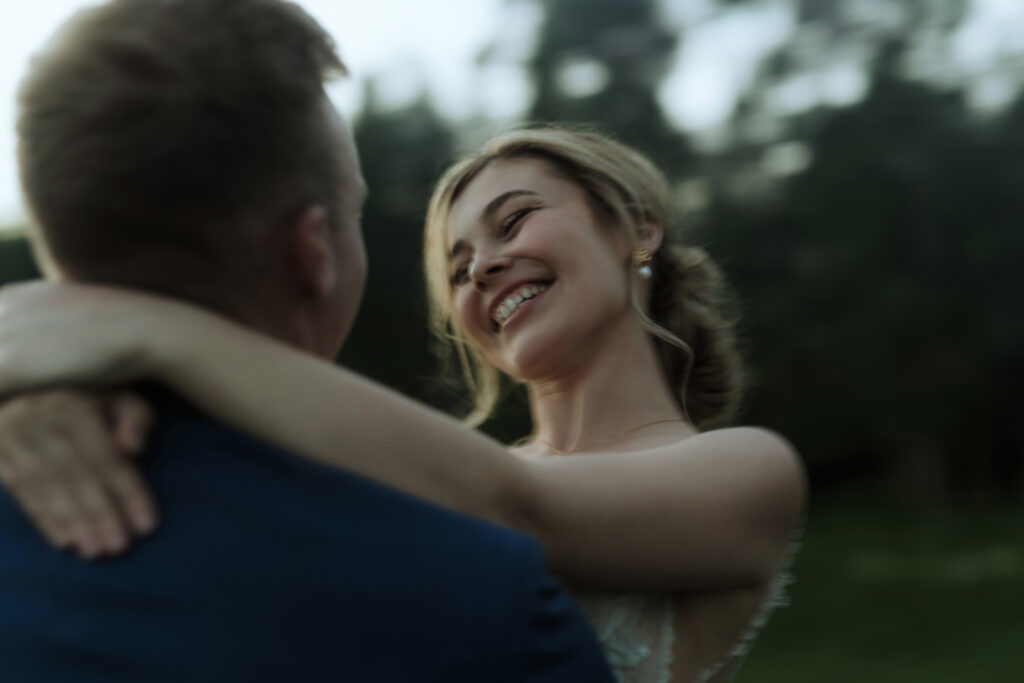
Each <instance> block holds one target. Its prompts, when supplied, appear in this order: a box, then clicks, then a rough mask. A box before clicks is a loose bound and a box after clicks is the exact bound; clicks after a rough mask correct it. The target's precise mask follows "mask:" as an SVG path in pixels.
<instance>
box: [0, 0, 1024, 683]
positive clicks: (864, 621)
mask: <svg viewBox="0 0 1024 683" xmlns="http://www.w3.org/2000/svg"><path fill="white" fill-rule="evenodd" d="M36 4H37V5H39V6H41V8H40V9H32V8H26V9H22V8H19V9H17V10H11V9H5V11H4V12H5V15H8V16H10V17H11V19H12V20H10V21H5V22H4V28H2V29H0V31H2V34H0V46H3V45H6V47H0V55H3V57H4V58H3V59H0V64H3V66H2V67H0V88H3V90H2V91H0V97H2V98H3V100H2V101H0V124H2V126H3V129H2V132H0V155H2V157H0V223H2V224H3V225H4V226H6V227H5V229H4V230H3V237H2V238H0V281H4V282H8V281H13V280H18V279H24V278H28V277H32V276H34V274H35V270H34V267H33V265H32V263H31V260H30V257H29V254H28V250H27V248H26V245H25V243H24V241H23V239H22V238H21V237H20V235H19V232H20V230H21V228H22V227H23V225H24V220H25V219H24V214H23V212H22V211H21V209H20V203H19V200H18V189H17V181H16V175H15V172H14V162H13V154H14V142H13V131H12V127H13V98H14V90H15V87H16V83H17V80H18V79H19V78H20V77H21V75H22V74H23V72H24V69H25V66H26V60H27V58H28V55H29V53H30V52H31V51H32V50H34V49H37V48H38V47H39V46H40V45H41V44H42V42H43V40H44V38H45V37H46V36H47V35H48V34H49V33H50V32H52V30H53V29H54V28H55V27H56V25H57V24H58V23H59V22H60V21H62V20H63V19H64V18H66V17H67V16H68V14H69V13H70V12H71V11H72V10H73V9H74V8H75V7H77V6H80V4H81V3H79V2H75V1H74V0H67V1H64V2H60V1H57V0H53V1H50V2H46V3H36ZM299 4H301V5H303V6H305V7H307V9H309V11H310V12H311V13H312V14H313V15H314V16H316V17H317V18H318V19H320V20H321V21H322V22H323V23H324V25H325V26H326V27H327V28H328V30H330V31H331V32H332V33H333V34H334V35H335V36H336V38H337V39H338V43H339V45H340V48H341V52H342V55H343V57H344V58H345V59H346V61H347V62H348V64H349V66H350V68H351V70H352V71H353V78H352V79H350V80H349V81H347V82H344V83H341V84H338V85H337V86H335V87H332V92H331V94H332V97H333V98H334V99H335V100H336V102H337V103H338V105H339V107H340V108H341V109H342V110H343V111H344V112H345V113H346V114H347V115H348V117H349V118H350V120H351V121H352V122H353V124H354V128H355V133H356V139H357V143H358V146H359V149H360V152H361V155H362V163H363V168H364V172H365V175H366V178H367V181H368V183H369V186H370V187H371V188H372V192H371V195H370V200H369V203H368V206H367V207H366V210H365V214H364V230H365V234H366V241H367V246H368V250H369V254H370V263H371V268H370V280H369V284H368V291H367V297H366V300H365V303H364V306H363V309H362V313H361V314H360V318H359V321H358V324H357V328H356V330H355V332H354V334H353V336H352V338H351V340H350V341H349V343H348V345H347V346H346V348H345V351H344V353H343V357H342V362H344V363H345V364H347V365H349V366H351V367H354V368H356V369H358V370H360V371H361V372H364V373H366V374H368V375H370V376H372V377H375V378H377V379H379V380H381V381H383V382H385V383H387V384H389V385H391V386H393V387H396V388H397V389H399V390H401V391H403V392H405V393H407V394H410V395H412V396H415V397H418V398H420V399H422V400H425V401H428V402H430V403H432V404H434V405H436V406H439V407H442V408H445V409H452V410H456V409H458V406H459V402H460V397H459V395H458V393H457V392H456V391H453V390H451V389H450V388H446V387H445V386H444V384H443V383H441V382H439V381H438V375H439V369H438V365H437V363H436V361H435V360H434V358H433V356H432V354H431V342H430V340H429V338H428V336H427V333H426V325H425V320H424V318H425V303H424V297H423V286H422V272H421V268H420V264H419V252H420V246H421V239H420V230H421V218H422V214H423V209H424V206H425V203H426V199H427V196H428V194H429V191H430V188H431V184H432V182H433V181H434V180H435V179H436V177H437V176H438V175H439V173H440V172H441V170H442V169H443V168H444V167H445V166H446V165H447V164H448V163H449V162H450V161H451V160H453V159H454V158H455V156H457V155H458V154H459V152H460V151H462V150H466V149H470V148H472V147H474V146H475V145H476V144H478V143H480V142H482V141H483V140H484V139H486V138H487V137H489V136H490V135H492V134H494V133H497V132H499V131H501V130H503V129H505V128H508V127H510V126H512V125H515V124H516V123H520V122H523V121H560V122H580V123H590V124H593V125H595V126H596V127H598V128H599V129H600V130H603V131H604V132H607V133H610V134H612V135H614V136H616V137H618V138H619V139H621V140H623V141H624V142H627V143H629V144H631V145H634V146H636V147H638V148H639V149H641V150H643V151H645V152H646V153H648V154H649V155H650V156H651V157H652V158H653V159H654V160H655V161H656V162H657V163H658V164H659V165H660V166H661V168H662V169H663V170H664V171H665V172H666V173H667V174H668V175H669V176H670V178H671V179H672V181H673V186H674V188H675V194H676V200H677V203H678V207H679V210H680V216H681V227H682V229H683V230H684V231H685V234H686V235H687V239H688V240H689V241H691V242H692V243H696V244H699V245H701V246H704V247H705V248H707V249H708V250H709V251H710V252H711V253H712V254H713V255H714V256H715V257H716V258H717V259H718V261H719V262H720V263H721V264H722V266H723V267H724V269H725V270H726V272H727V273H728V275H729V276H730V277H731V280H732V282H733V284H734V286H735V288H736V289H737V290H738V292H739V294H740V296H741V298H742V300H743V304H744V311H745V315H744V323H743V337H744V348H745V351H746V354H747V357H748V358H749V362H750V365H751V368H752V370H753V386H752V388H751V393H750V398H749V400H748V402H747V406H746V409H745V412H744V414H743V417H742V421H743V422H745V423H753V424H761V425H766V426H768V427H771V428H773V429H776V430H778V431H780V432H781V433H783V434H785V435H786V436H787V437H789V438H790V439H791V440H792V441H793V442H794V443H795V444H796V446H797V447H798V449H799V450H800V452H801V453H802V454H803V456H804V458H805V460H806V463H807V467H808V470H809V473H810V478H811V484H812V499H811V503H810V512H809V521H808V525H807V529H806V533H805V537H804V548H803V550H802V552H801V554H800V556H799V557H798V560H797V565H796V572H795V573H796V575H797V583H795V584H794V585H793V586H792V590H791V593H792V601H793V604H792V606H790V607H789V608H786V609H783V610H781V611H780V612H778V613H777V614H776V615H775V617H774V618H773V620H772V621H771V622H770V624H769V627H768V628H767V630H766V632H765V633H764V635H763V637H762V639H761V640H760V641H759V642H758V644H757V645H756V646H755V648H754V650H753V653H752V654H751V656H750V658H749V660H748V662H747V664H746V666H745V668H744V669H743V671H742V672H741V674H740V676H739V679H738V680H739V681H740V683H757V682H759V681H760V682H773V681H778V682H785V683H803V682H812V681H814V682H817V681H836V682H842V681H865V680H871V681H873V682H874V683H889V682H892V683H896V682H900V683H906V682H908V681H929V682H949V683H953V682H956V683H982V682H985V681H999V682H1005V681H1016V680H1021V674H1020V670H1021V669H1022V665H1024V655H1022V654H1020V652H1021V651H1022V647H1021V646H1022V645H1024V619H1022V618H1021V616H1020V614H1019V612H1020V611H1021V609H1022V608H1024V506H1022V501H1024V457H1022V453H1024V439H1022V436H1021V428H1020V427H1019V426H1018V425H1016V424H1015V423H1014V422H1013V420H1014V419H1016V417H1015V416H1016V415H1017V414H1018V412H1019V410H1020V407H1021V405H1022V403H1021V402H1019V399H1018V393H1019V391H1020V385H1021V381H1022V379H1024V355H1022V354H1021V352H1020V349H1021V348H1022V347H1024V316H1022V314H1021V313H1022V309H1021V306H1020V304H1019V299H1020V297H1021V295H1022V294H1024V268H1021V267H1020V265H1019V262H1020V261H1021V258H1022V256H1024V230H1022V227H1021V221H1022V218H1024V186H1022V185H1021V183H1024V91H1022V89H1021V83H1022V80H1024V30H1021V27H1022V26H1024V3H1021V2H1020V0H756V1H755V0H660V1H659V0H451V1H446V2H445V3H423V2H415V1H414V0H405V1H400V0H375V1H374V2H373V3H345V2H341V3H339V2H331V1H330V0H323V1H322V2H313V1H308V2H302V1H301V0H300V2H299ZM22 15H23V16H22ZM5 18H6V17H5ZM500 412H501V414H502V419H500V420H496V421H494V422H492V423H491V424H488V425H486V428H487V430H488V431H490V432H491V433H492V434H495V435H496V436H499V437H500V438H504V439H513V438H515V437H518V436H521V435H523V434H525V433H527V432H528V430H529V425H528V422H527V420H526V415H525V412H524V410H523V406H522V400H521V397H520V396H518V395H517V394H516V392H515V391H512V392H511V393H510V396H509V399H508V401H507V403H506V405H505V408H504V409H503V410H501V411H500Z"/></svg>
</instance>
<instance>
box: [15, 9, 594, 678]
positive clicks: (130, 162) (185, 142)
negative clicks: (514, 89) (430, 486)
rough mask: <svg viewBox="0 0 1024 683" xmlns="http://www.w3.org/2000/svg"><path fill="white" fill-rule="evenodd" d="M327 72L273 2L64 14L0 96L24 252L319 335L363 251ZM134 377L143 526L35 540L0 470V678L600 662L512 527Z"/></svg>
mask: <svg viewBox="0 0 1024 683" xmlns="http://www.w3.org/2000/svg"><path fill="white" fill-rule="evenodd" d="M343 72H344V66H343V65H342V63H341V62H340V61H339V59H338V57H337V55H336V53H335V49H334V45H333V43H332V41H331V39H330V38H329V36H327V34H326V33H325V32H324V31H323V30H322V29H321V28H320V27H319V26H318V25H317V24H316V23H315V22H314V21H313V20H312V19H311V18H310V17H309V16H308V15H306V14H305V13H304V12H303V11H301V10H300V9H299V8H297V7H296V6H294V5H291V4H288V3H284V2H281V1H280V0H111V1H110V2H108V3H106V4H104V5H101V6H99V7H95V8H91V9H89V10H86V11H83V12H82V13H80V14H79V15H77V16H76V17H75V18H74V19H73V20H72V21H71V22H70V23H69V24H68V25H66V27H65V28H64V29H63V30H62V31H61V32H60V33H59V34H58V35H57V37H56V38H55V40H54V41H53V42H52V43H51V44H50V45H49V46H48V48H47V49H46V50H45V51H44V53H43V54H42V55H41V56H40V57H38V58H37V59H36V60H35V62H34V63H33V66H32V70H31V72H30V74H29V76H28V77H27V79H26V81H25V83H24V84H23V87H22V90H21V93H20V115H19V123H18V131H19V140H20V146H19V157H20V164H21V172H22V181H23V186H24V189H25V195H26V199H27V201H28V204H29V208H30V210H31V211H32V213H33V215H34V218H35V224H36V226H35V232H34V233H33V235H32V237H33V240H34V243H35V247H36V251H37V254H39V255H40V259H41V261H42V264H43V267H44V268H45V269H46V270H47V271H48V272H50V273H51V274H54V275H59V276H60V277H66V278H70V279H74V280H81V281H87V282H101V283H111V284H117V285H120V286H127V287H135V288H139V289H143V290H147V291H151V292H158V293H162V294H164V295H167V296H171V297H177V298H181V299H186V300H188V301H191V302H193V303H195V304H197V305H199V306H203V307H205V308H208V309H212V310H215V311H217V312H219V313H221V314H223V315H225V316H227V317H230V318H233V319H234V320H236V321H238V322H241V323H243V324H245V325H248V326H250V327H252V328H254V329H257V330H259V331H261V332H263V333H265V334H267V335H270V336H272V337H275V338H277V339H279V340H282V341H284V342H286V343H289V344H292V345H294V346H296V347H299V348H302V349H305V350H307V351H309V352H310V353H313V354H316V355H318V356H321V357H323V358H325V359H330V358H333V356H334V355H335V354H336V352H337V350H338V347H339V346H340V344H341V342H342V341H343V339H344V338H345V336H346V334H347V333H348V331H349V328H350V326H351V324H352V321H353V319H354V317H355V313H356V310H357V307H358V303H359V299H360V298H361V294H362V287H363V280H364V273H365V256H364V252H363V244H362V238H361V235H360V231H359V230H360V228H359V210H360V206H361V203H362V201H363V199H364V196H365V192H366V188H365V186H364V183H363V180H362V177H361V174H360V171H359V164H358V159H357V155H356V150H355V146H354V143H353V141H352V138H351V135H350V134H349V132H348V130H347V128H346V126H345V124H344V122H343V121H342V120H341V118H340V117H339V116H338V115H337V113H336V112H335V111H334V109H333V108H332V107H331V105H330V103H329V101H328V100H327V98H326V97H325V95H324V92H323V82H324V79H325V78H327V77H329V76H330V75H331V74H336V73H343ZM150 398H151V400H153V401H154V402H155V403H156V405H157V406H158V407H159V413H160V423H159V425H158V426H157V428H156V429H155V430H154V431H153V433H152V434H151V437H150V443H149V446H148V447H147V453H146V455H145V457H144V458H143V459H142V466H143V467H144V468H145V471H146V475H147V479H148V480H149V481H150V482H151V484H152V486H153V488H154V490H155V493H156V495H157V497H158V498H159V499H160V501H161V506H162V509H163V515H162V516H163V519H164V521H163V524H162V527H161V529H160V532H159V534H158V535H157V536H155V537H154V538H153V539H150V540H148V541H147V542H145V543H142V544H140V545H139V546H138V547H137V548H135V549H133V550H132V552H131V553H129V554H128V555H126V556H125V557H122V558H118V559H117V560H111V561H99V562H94V563H86V562H82V561H80V560H77V559H75V558H73V557H71V556H70V555H67V554H62V553H60V552H57V551H55V550H53V549H50V548H48V547H46V546H45V544H44V543H43V542H42V541H41V540H40V539H39V538H38V536H37V534H36V533H35V532H34V531H33V530H32V529H30V527H29V525H28V524H27V522H26V521H25V519H24V518H23V517H22V516H21V515H20V513H19V512H18V511H17V510H16V508H15V506H14V504H13V502H12V501H11V499H10V498H9V497H8V495H7V493H6V492H4V491H0V677H2V679H3V680H4V681H12V682H14V681H17V682H28V681H47V682H55V681H75V682H76V683H82V682H92V681H96V682H99V681H103V682H104V683H118V682H128V681H131V682H136V681H147V682H151V681H189V682H197V681H198V682H202V681H282V680H302V681H310V680H325V681H327V680H330V681H374V682H388V681H444V682H445V683H451V682H458V681H466V682H469V681H473V682H474V683H475V682H478V681H595V682H601V683H609V682H610V680H611V676H610V673H609V671H608V669H607V665H606V664H605V663H604V660H603V656H602V654H601V652H600V649H599V646H598V645H597V643H596V641H595V640H594V637H593V634H592V632H591V631H590V630H589V628H588V627H587V626H586V624H585V622H584V621H583V619H582V617H581V615H580V613H579V611H578V609H576V607H575V605H574V604H573V603H572V601H571V600H570V599H569V598H568V596H567V594H566V592H565V590H564V587H563V586H562V585H561V584H560V583H559V582H558V581H556V580H554V579H552V578H551V577H550V576H548V575H547V574H546V573H545V570H544V558H543V555H542V553H541V551H540V549H539V547H538V546H537V544H536V543H535V542H534V541H532V540H531V539H529V538H528V537H526V536H522V535H520V534H516V533H513V532H511V531H507V530H505V529H501V528H499V527H496V526H492V525H489V524H486V523H484V522H481V521H477V520H474V519H471V518H469V517H464V516H461V515H458V514H455V513H452V512H449V511H447V510H444V509H441V508H439V507H436V506H434V505H431V504H428V503H426V502H422V501H419V500H417V499H414V498H411V497H408V496H406V495H404V494H402V493H399V492H397V491H395V490H392V489H390V488H387V487H384V486H379V485H377V484H375V483H373V482H371V481H369V480H366V479H363V478H361V477H357V476H354V475H351V474H348V473H345V472H341V471H338V470H334V469H331V468H328V467H325V466H322V465H319V464H315V463H312V462H310V461H307V460H302V459H299V458H295V457H293V456H292V455H290V454H288V453H285V452H282V451H280V450H278V449H276V448H273V447H272V446H270V445H267V444H264V443H260V442H258V441H256V440H254V439H252V438H249V437H247V436H243V435H241V434H239V433H237V432H234V431H232V430H230V429H228V428H226V427H224V426H222V425H219V424H217V423H214V422H212V421H211V420H209V419H208V418H206V417H204V416H203V415H201V414H199V413H198V412H197V411H195V410H194V409H193V408H192V407H190V406H188V405H186V404H184V403H183V402H182V401H180V399H178V398H176V397H174V396H172V395H170V394H167V393H166V392H162V391H161V390H159V389H154V390H153V392H152V393H151V394H150ZM396 428H398V429H400V428H401V425H396Z"/></svg>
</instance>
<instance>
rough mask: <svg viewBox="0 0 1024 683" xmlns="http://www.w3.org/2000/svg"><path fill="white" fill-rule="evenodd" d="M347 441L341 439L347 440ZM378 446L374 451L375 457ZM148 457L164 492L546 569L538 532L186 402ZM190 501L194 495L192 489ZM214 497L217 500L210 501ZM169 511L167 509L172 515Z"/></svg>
mask: <svg viewBox="0 0 1024 683" xmlns="http://www.w3.org/2000/svg"><path fill="white" fill-rule="evenodd" d="M344 447H345V444H344V443H342V444H339V448H344ZM371 455H372V454H367V457H370V456H371ZM142 462H143V464H144V467H145V468H146V469H147V473H148V474H149V476H150V477H151V478H152V479H154V480H155V481H154V484H155V485H156V486H158V487H159V488H160V489H162V493H164V494H165V496H168V497H171V498H174V497H176V490H175V489H180V490H182V491H184V490H192V489H194V488H195V487H200V488H202V490H203V492H204V497H205V496H208V495H213V494H215V492H220V494H222V495H224V496H225V497H226V498H227V499H230V500H231V501H233V502H235V503H236V504H239V505H244V504H245V502H246V501H247V500H248V501H250V502H251V504H254V505H258V506H259V508H260V509H266V508H268V507H270V508H277V509H278V510H290V512H291V514H292V515H293V516H297V517H305V518H307V520H308V519H311V518H313V517H319V518H321V520H322V521H323V525H318V526H322V527H323V530H324V531H328V530H329V525H330V524H331V522H332V521H333V522H334V523H336V524H338V525H340V527H343V528H348V529H351V528H353V527H364V529H365V530H367V531H370V532H372V531H373V530H376V532H377V533H390V534H393V536H392V538H395V539H397V538H401V539H405V540H404V542H405V543H406V544H409V543H421V542H424V541H425V540H426V539H429V542H430V543H432V544H433V546H434V548H435V549H437V550H439V549H441V548H442V547H445V546H446V545H450V546H452V547H451V548H450V550H452V551H455V550H459V551H461V552H462V553H465V552H466V551H467V550H470V549H473V548H477V547H479V548H480V549H484V548H486V551H487V552H488V553H490V555H491V556H492V557H494V559H495V561H499V558H504V561H509V560H511V557H510V556H512V555H514V556H518V557H519V558H520V559H519V560H518V561H517V562H514V564H519V563H525V564H526V565H528V566H529V567H530V570H533V569H535V568H536V569H538V570H540V569H542V568H543V565H544V560H543V553H542V551H541V550H540V547H539V545H538V544H537V542H536V541H535V540H534V539H532V538H531V537H529V536H527V535H525V534H522V533H519V532H516V531H512V530H510V529H506V528H503V527H499V526H497V525H494V524H491V523H489V522H486V521H484V520H480V519H477V518H473V517H469V516H467V515H464V514H461V513H458V512H455V511H453V510H449V509H447V508H442V507H440V506H438V505H435V504H433V503H430V502H428V501H424V500H421V499H419V498H416V497H414V496H411V495H409V494H406V493H404V492H402V491H399V490H397V489H394V488H392V487H390V486H388V485H386V484H383V483H381V482H378V481H375V480H371V479H369V478H366V477H364V476H361V475H359V474H356V473H354V472H351V471H347V470H344V469H341V468H338V467H334V466H331V465H327V464H323V463H320V462H316V461H313V460H311V459H309V458H306V457H303V456H300V455H297V454H295V453H292V452H290V451H287V450H285V449H282V448H279V447H277V446H275V445H273V444H270V443H267V442H265V441H262V440H260V439H257V438H255V437H252V436H250V435H248V434H244V433H242V432H239V431H237V430H235V429H233V428H231V427H228V426H226V425H224V424H221V423H219V422H217V421H215V420H212V419H210V418H208V417H206V416H204V415H203V414H201V413H199V412H198V411H195V410H193V409H190V408H187V407H186V408H183V407H182V406H181V405H177V406H174V407H173V408H172V409H170V410H161V411H160V413H159V420H158V422H157V426H156V428H155V429H154V431H153V433H152V434H151V439H150V442H149V446H148V452H147V453H146V454H145V455H144V456H143V459H142ZM188 498H189V500H190V501H191V504H193V505H194V504H195V503H196V498H195V495H189V496H188ZM207 502H212V501H207ZM165 516H166V515H165Z"/></svg>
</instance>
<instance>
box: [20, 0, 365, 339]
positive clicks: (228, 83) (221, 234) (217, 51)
mask: <svg viewBox="0 0 1024 683" xmlns="http://www.w3.org/2000/svg"><path fill="white" fill-rule="evenodd" d="M344 72H345V67H344V65H343V64H342V63H341V61H340V60H339V58H338V56H337V54H336V51H335V47H334V43H333V41H332V40H331V38H330V36H328V35H327V34H326V33H325V32H324V30H323V29H322V28H321V27H320V26H318V25H317V24H316V22H315V21H314V20H313V19H312V18H310V17H309V16H308V15H307V14H306V13H305V12H303V11H302V10H301V9H299V8H298V7H296V6H295V5H292V4H290V3H285V2H282V1H281V0H111V1H110V2H108V3H106V4H104V5H101V6H99V7H95V8H91V9H88V10H85V11H83V12H81V13H79V14H78V15H76V16H75V17H74V18H73V19H72V20H71V21H70V22H68V24H66V25H65V26H64V28H63V29H61V31H60V32H59V33H58V34H57V35H56V36H55V38H54V39H53V41H52V42H51V43H50V44H49V45H48V46H47V48H46V50H45V51H44V52H43V53H42V54H41V55H40V56H38V57H37V58H36V60H35V61H34V62H33V65H32V68H31V70H30V72H29V74H28V76H27V77H26V79H25V81H24V82H23V84H22V88H21V91H20V96H19V114H18V134H19V149H18V152H19V162H20V170H21V179H22V186H23V189H24V193H25V197H26V200H27V203H28V205H29V208H30V210H31V212H32V213H33V214H34V218H35V225H34V226H33V239H34V243H35V244H36V246H37V253H38V254H39V256H40V258H41V260H42V261H43V264H44V268H45V269H46V270H47V271H48V272H50V273H51V274H55V275H60V276H62V277H66V278H69V279H74V280H82V281H89V282H102V283H108V284H119V285H124V286H129V287H137V288H142V289H148V290H152V291H157V292H161V293H164V294H168V295H171V296H177V297H180V298H185V299H189V300H191V301H194V302H196V303H198V304H200V305H203V306H206V307H208V308H212V309H215V310H218V311H220V312H221V313H224V314H226V315H229V316H231V317H234V318H236V319H238V320H241V321H242V322H245V323H247V324H250V325H252V326H255V327H258V328H260V329H262V330H263V331H265V332H268V333H270V334H273V335H275V336H278V337H281V338H283V339H286V340H287V341H290V342H292V343H295V344H299V345H301V346H304V347H306V348H308V349H310V350H313V351H316V352H318V353H321V354H322V355H327V356H329V355H332V354H333V353H335V352H336V350H337V346H338V345H340V342H341V339H342V338H343V337H344V335H345V334H346V333H347V331H348V329H349V326H350V324H351V322H352V319H353V318H354V315H355V311H356V308H357V306H358V301H359V298H360V297H361V294H362V284H363V280H364V272H365V257H364V254H363V246H362V239H361V236H360V235H359V225H358V223H359V209H360V205H361V203H362V200H363V195H364V194H365V188H364V185H363V180H362V177H361V174H360V172H359V163H358V159H357V156H356V152H355V146H354V143H353V142H352V139H351V136H350V134H349V132H348V130H347V128H346V127H345V125H344V122H343V121H341V119H340V117H339V116H338V115H337V113H336V112H335V111H334V109H333V108H332V107H331V106H330V104H329V102H328V100H327V98H326V97H325V95H324V91H323V83H324V81H325V80H326V79H328V78H330V77H332V76H334V75H335V74H343V73H344Z"/></svg>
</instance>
